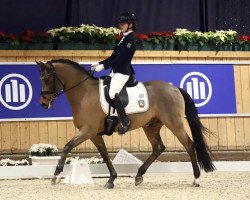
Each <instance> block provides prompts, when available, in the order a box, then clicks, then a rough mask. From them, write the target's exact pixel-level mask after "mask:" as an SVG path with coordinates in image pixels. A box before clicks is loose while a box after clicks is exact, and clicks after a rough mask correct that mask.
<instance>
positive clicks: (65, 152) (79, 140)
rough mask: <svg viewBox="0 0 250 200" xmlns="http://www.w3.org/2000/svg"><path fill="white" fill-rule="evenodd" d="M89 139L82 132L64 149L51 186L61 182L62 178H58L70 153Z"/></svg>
mask: <svg viewBox="0 0 250 200" xmlns="http://www.w3.org/2000/svg"><path fill="white" fill-rule="evenodd" d="M87 139H89V135H88V134H84V133H83V132H82V131H80V132H79V133H77V134H76V135H75V136H74V137H73V138H72V139H71V140H70V141H69V142H68V143H67V144H66V145H65V146H64V148H63V151H62V155H61V158H60V160H59V161H58V165H57V166H56V170H55V173H54V175H53V177H52V180H51V184H52V185H55V184H57V183H59V182H60V180H61V178H60V177H59V176H58V175H59V174H60V173H61V172H62V171H63V168H64V164H65V160H66V158H67V155H68V153H69V152H70V151H71V150H72V149H73V148H75V147H76V146H78V145H79V144H81V143H82V142H84V141H86V140H87Z"/></svg>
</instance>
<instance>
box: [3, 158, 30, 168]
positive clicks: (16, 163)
mask: <svg viewBox="0 0 250 200" xmlns="http://www.w3.org/2000/svg"><path fill="white" fill-rule="evenodd" d="M24 165H29V161H28V160H26V159H22V160H11V159H9V158H6V159H2V160H0V166H24Z"/></svg>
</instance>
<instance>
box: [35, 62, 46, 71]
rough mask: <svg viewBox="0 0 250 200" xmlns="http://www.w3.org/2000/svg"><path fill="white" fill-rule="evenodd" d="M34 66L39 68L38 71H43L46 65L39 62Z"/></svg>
mask: <svg viewBox="0 0 250 200" xmlns="http://www.w3.org/2000/svg"><path fill="white" fill-rule="evenodd" d="M36 64H37V65H38V66H39V67H40V69H42V70H43V69H45V68H46V65H45V64H44V63H43V62H41V61H36Z"/></svg>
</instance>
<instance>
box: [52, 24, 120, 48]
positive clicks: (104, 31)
mask: <svg viewBox="0 0 250 200" xmlns="http://www.w3.org/2000/svg"><path fill="white" fill-rule="evenodd" d="M119 32H120V31H119V30H118V29H116V28H114V27H110V28H103V27H97V26H94V25H93V26H90V25H84V24H83V25H81V26H80V27H61V28H58V29H51V30H49V31H48V33H50V34H51V35H52V36H53V40H54V42H55V43H56V44H57V49H58V50H67V49H68V50H73V49H84V50H99V49H100V50H106V49H113V47H114V44H115V38H116V35H117V34H119Z"/></svg>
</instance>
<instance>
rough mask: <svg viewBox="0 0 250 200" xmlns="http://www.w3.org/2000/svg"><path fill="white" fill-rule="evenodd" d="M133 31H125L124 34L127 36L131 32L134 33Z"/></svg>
mask: <svg viewBox="0 0 250 200" xmlns="http://www.w3.org/2000/svg"><path fill="white" fill-rule="evenodd" d="M132 32H133V31H128V32H126V33H123V35H124V36H127V35H128V34H129V33H132Z"/></svg>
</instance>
